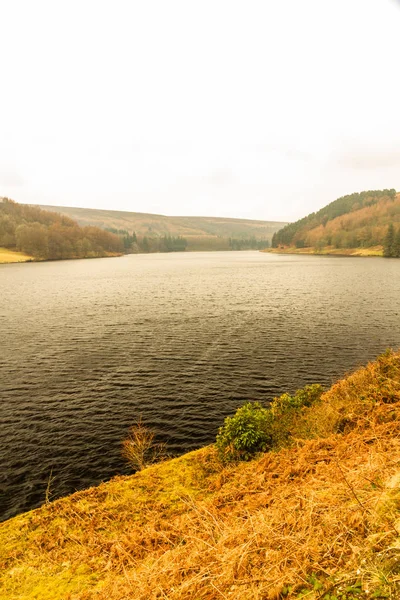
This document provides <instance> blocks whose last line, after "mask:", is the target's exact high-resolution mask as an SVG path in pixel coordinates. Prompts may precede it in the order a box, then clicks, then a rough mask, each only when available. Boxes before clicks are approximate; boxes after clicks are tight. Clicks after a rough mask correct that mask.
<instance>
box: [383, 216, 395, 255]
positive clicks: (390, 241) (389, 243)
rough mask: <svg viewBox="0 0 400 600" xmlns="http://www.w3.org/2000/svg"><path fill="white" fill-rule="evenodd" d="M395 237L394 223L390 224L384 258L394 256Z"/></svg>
mask: <svg viewBox="0 0 400 600" xmlns="http://www.w3.org/2000/svg"><path fill="white" fill-rule="evenodd" d="M394 237H395V236H394V226H393V223H390V225H389V227H388V230H387V234H386V236H385V240H384V242H383V256H386V257H391V256H394V254H393V253H394Z"/></svg>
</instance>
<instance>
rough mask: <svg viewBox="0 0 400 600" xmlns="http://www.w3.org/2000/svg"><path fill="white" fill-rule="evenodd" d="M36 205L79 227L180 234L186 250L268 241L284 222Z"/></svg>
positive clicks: (150, 235)
mask: <svg viewBox="0 0 400 600" xmlns="http://www.w3.org/2000/svg"><path fill="white" fill-rule="evenodd" d="M39 208H42V209H46V210H51V211H54V212H58V213H61V214H62V215H65V216H67V217H70V218H71V219H74V220H75V221H77V222H78V223H79V225H81V226H88V225H90V226H93V225H94V226H97V227H101V228H103V229H114V230H124V231H127V232H129V233H130V234H131V233H132V232H135V233H136V234H137V235H138V236H148V237H150V238H152V237H156V238H158V237H162V236H182V237H184V238H186V239H187V241H188V249H190V250H195V249H207V248H208V247H210V249H221V250H222V249H228V248H229V246H228V239H229V238H236V239H249V238H253V237H254V238H256V240H258V241H261V240H266V241H268V242H270V241H271V239H272V236H273V234H274V233H275V231H277V230H278V229H280V228H281V227H282V226H283V225H286V223H281V222H277V221H257V220H249V219H231V218H222V217H168V216H165V215H156V214H147V213H137V212H125V211H116V210H99V209H92V208H74V207H69V206H42V205H39Z"/></svg>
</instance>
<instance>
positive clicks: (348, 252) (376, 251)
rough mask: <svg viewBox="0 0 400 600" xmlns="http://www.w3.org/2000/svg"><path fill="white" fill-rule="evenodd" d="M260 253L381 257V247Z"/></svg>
mask: <svg viewBox="0 0 400 600" xmlns="http://www.w3.org/2000/svg"><path fill="white" fill-rule="evenodd" d="M261 252H271V253H272V254H318V255H326V256H328V255H329V256H383V246H371V247H370V248H335V247H334V246H325V247H323V248H321V249H320V250H318V249H316V248H313V247H309V248H295V247H287V248H267V249H265V250H261Z"/></svg>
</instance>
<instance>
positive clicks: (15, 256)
mask: <svg viewBox="0 0 400 600" xmlns="http://www.w3.org/2000/svg"><path fill="white" fill-rule="evenodd" d="M31 260H34V258H33V256H29V255H28V254H24V253H23V252H15V251H13V250H8V248H0V264H4V263H18V262H28V261H31Z"/></svg>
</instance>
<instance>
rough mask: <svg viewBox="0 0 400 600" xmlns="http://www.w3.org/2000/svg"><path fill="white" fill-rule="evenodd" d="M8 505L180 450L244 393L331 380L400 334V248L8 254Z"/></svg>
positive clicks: (7, 508) (1, 282) (1, 286)
mask: <svg viewBox="0 0 400 600" xmlns="http://www.w3.org/2000/svg"><path fill="white" fill-rule="evenodd" d="M0 291H1V295H0V340H1V352H0V385H1V387H0V396H1V445H0V461H1V477H2V481H1V483H0V485H1V490H0V491H1V494H2V497H1V498H2V499H1V518H3V519H4V518H8V517H10V516H12V515H14V514H17V513H18V512H21V511H24V510H28V509H30V508H34V507H36V506H40V505H41V504H42V503H43V501H44V499H45V490H46V484H47V481H48V478H49V475H50V473H51V472H52V476H53V477H54V481H53V484H52V492H53V494H54V495H53V498H56V497H58V496H60V495H65V494H68V493H71V492H73V491H75V490H77V489H82V488H85V487H88V486H90V485H94V484H97V483H99V482H100V481H102V480H106V479H109V478H110V477H112V476H113V475H115V474H122V473H128V472H129V468H127V466H126V465H125V463H124V461H123V459H122V458H121V453H120V449H121V448H120V445H121V440H122V439H123V438H124V437H125V436H126V433H127V430H128V427H129V425H131V424H132V423H133V422H134V421H135V420H136V419H137V418H138V417H139V416H140V415H142V417H143V420H144V421H145V422H146V423H147V424H148V425H149V426H151V427H154V428H155V429H157V431H158V433H159V439H160V440H163V441H166V442H167V443H168V446H169V450H170V452H171V453H182V452H184V451H187V450H191V449H194V448H198V447H200V446H202V445H204V444H208V443H211V442H213V441H214V439H215V435H216V432H217V429H218V427H219V426H220V425H221V424H222V423H223V419H224V417H225V416H226V415H228V414H232V413H233V412H234V411H235V409H236V408H237V407H238V406H240V405H241V404H242V403H243V402H244V401H245V400H259V401H262V402H267V401H269V400H270V399H271V398H273V397H274V396H276V395H278V394H281V393H283V392H285V391H288V392H293V391H294V390H295V389H297V388H299V387H302V386H304V385H305V384H307V383H313V382H319V383H322V384H324V385H325V386H329V385H330V384H331V383H332V382H333V381H335V379H337V378H338V377H341V376H342V375H343V374H345V373H346V372H347V371H349V370H350V369H353V368H354V367H356V366H358V365H360V364H363V363H365V362H366V361H368V360H369V359H373V358H375V357H376V356H377V355H378V354H379V353H380V352H382V351H384V350H385V348H386V347H388V346H391V347H394V348H398V347H399V346H400V260H390V259H379V258H344V257H343V258H339V257H318V256H288V255H286V256H278V255H271V254H262V253H259V252H215V253H213V252H210V253H182V254H153V255H131V256H124V257H121V258H112V259H96V260H81V261H61V262H48V263H32V264H17V265H0Z"/></svg>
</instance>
